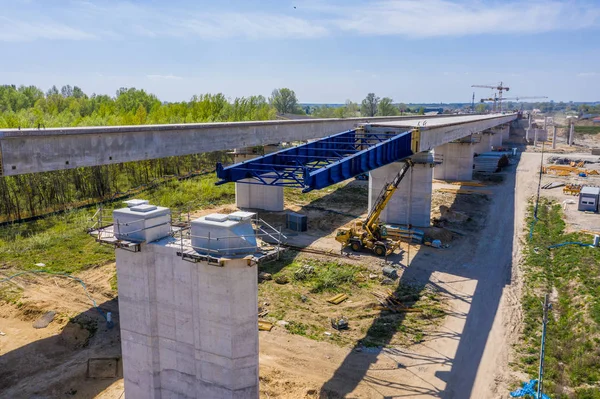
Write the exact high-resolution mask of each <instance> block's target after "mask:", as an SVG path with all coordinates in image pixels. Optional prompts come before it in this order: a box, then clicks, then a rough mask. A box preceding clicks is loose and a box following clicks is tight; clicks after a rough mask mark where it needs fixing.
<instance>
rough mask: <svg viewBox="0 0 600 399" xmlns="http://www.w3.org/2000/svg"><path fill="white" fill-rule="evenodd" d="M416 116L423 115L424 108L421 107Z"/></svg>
mask: <svg viewBox="0 0 600 399" xmlns="http://www.w3.org/2000/svg"><path fill="white" fill-rule="evenodd" d="M418 114H419V115H425V108H423V107H421V108H419V112H418Z"/></svg>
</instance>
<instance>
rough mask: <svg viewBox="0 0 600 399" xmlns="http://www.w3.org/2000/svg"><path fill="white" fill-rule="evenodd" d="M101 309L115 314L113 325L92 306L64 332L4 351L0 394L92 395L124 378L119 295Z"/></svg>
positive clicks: (39, 398)
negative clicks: (108, 325) (109, 324)
mask: <svg viewBox="0 0 600 399" xmlns="http://www.w3.org/2000/svg"><path fill="white" fill-rule="evenodd" d="M100 309H102V310H103V311H104V312H112V316H113V321H114V326H113V327H112V328H108V327H107V323H106V320H105V319H104V317H102V316H101V315H100V313H99V312H98V311H97V309H96V308H94V307H92V308H90V309H88V310H86V311H85V312H82V313H80V314H78V315H76V316H74V317H72V318H71V319H70V320H69V321H68V322H67V323H66V324H65V326H64V328H63V329H62V330H61V332H60V333H59V334H56V335H53V336H50V337H47V338H44V339H40V340H38V341H35V342H31V343H29V344H27V345H24V346H21V347H19V348H17V349H15V350H12V351H10V352H7V353H4V354H1V355H0V398H20V397H27V398H38V399H41V398H58V397H60V398H70V397H72V398H93V397H95V396H96V395H98V394H99V393H101V392H102V391H104V390H105V389H106V388H107V387H108V386H110V385H111V384H112V383H114V382H115V381H116V380H117V379H119V378H122V375H123V374H122V364H121V363H122V362H121V345H120V335H119V318H118V301H117V299H116V298H115V299H112V300H110V301H107V302H104V303H103V304H101V305H100ZM55 322H56V321H53V323H55ZM32 328H33V327H32ZM40 331H42V330H40ZM88 364H89V366H88Z"/></svg>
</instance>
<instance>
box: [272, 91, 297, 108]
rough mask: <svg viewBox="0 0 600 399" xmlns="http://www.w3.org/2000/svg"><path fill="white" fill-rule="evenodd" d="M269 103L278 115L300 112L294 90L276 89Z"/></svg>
mask: <svg viewBox="0 0 600 399" xmlns="http://www.w3.org/2000/svg"><path fill="white" fill-rule="evenodd" d="M269 102H270V103H271V105H272V106H273V107H275V109H276V110H277V112H278V113H280V114H291V113H295V112H298V110H297V108H298V99H297V98H296V93H294V90H290V89H288V88H285V87H284V88H282V89H275V90H273V92H272V93H271V97H270V98H269Z"/></svg>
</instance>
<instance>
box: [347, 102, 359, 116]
mask: <svg viewBox="0 0 600 399" xmlns="http://www.w3.org/2000/svg"><path fill="white" fill-rule="evenodd" d="M344 108H345V109H346V110H345V115H346V117H348V118H352V117H355V116H358V115H357V114H358V111H359V110H358V104H357V103H355V102H352V101H350V100H346V105H345V106H344Z"/></svg>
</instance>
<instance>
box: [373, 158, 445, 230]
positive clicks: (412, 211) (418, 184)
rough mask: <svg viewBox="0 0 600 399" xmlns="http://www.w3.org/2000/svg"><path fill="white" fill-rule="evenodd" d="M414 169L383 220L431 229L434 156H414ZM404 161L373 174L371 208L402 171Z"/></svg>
mask: <svg viewBox="0 0 600 399" xmlns="http://www.w3.org/2000/svg"><path fill="white" fill-rule="evenodd" d="M412 159H413V161H414V162H415V164H414V166H413V167H411V168H410V170H409V171H408V172H407V173H406V175H405V176H404V179H402V181H401V182H400V185H399V186H398V190H397V191H396V192H395V193H394V196H393V197H392V199H391V200H390V202H389V203H388V205H387V206H386V208H385V209H384V210H383V212H382V213H381V216H380V219H381V221H382V222H384V223H389V224H405V225H406V224H412V225H413V226H416V227H429V225H430V223H431V193H432V182H433V156H432V154H430V153H428V152H425V153H420V154H416V155H414V156H413V157H412ZM403 165H404V163H403V162H395V163H392V164H389V165H386V166H383V167H381V168H379V169H375V170H372V171H371V172H369V209H371V207H372V206H373V204H374V203H375V201H376V200H377V197H378V196H379V194H380V192H381V190H382V189H383V187H384V186H385V184H386V183H389V182H391V181H392V179H393V178H394V177H395V176H396V175H397V174H398V172H400V170H401V169H402V166H403Z"/></svg>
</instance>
